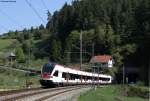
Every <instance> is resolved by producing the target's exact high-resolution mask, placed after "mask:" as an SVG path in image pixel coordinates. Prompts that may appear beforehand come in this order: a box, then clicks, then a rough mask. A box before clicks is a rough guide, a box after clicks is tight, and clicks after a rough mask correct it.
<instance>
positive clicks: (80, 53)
mask: <svg viewBox="0 0 150 101" xmlns="http://www.w3.org/2000/svg"><path fill="white" fill-rule="evenodd" d="M82 69H83V68H82V31H81V33H80V70H82Z"/></svg>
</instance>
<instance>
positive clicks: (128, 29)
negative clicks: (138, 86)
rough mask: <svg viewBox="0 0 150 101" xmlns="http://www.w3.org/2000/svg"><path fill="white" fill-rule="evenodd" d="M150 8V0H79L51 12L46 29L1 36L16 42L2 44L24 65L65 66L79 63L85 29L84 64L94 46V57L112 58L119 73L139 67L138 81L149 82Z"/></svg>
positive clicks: (90, 55) (33, 29) (32, 29)
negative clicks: (46, 63)
mask: <svg viewBox="0 0 150 101" xmlns="http://www.w3.org/2000/svg"><path fill="white" fill-rule="evenodd" d="M149 11H150V1H149V0H138V1H137V0H132V1H131V0H74V1H73V2H72V4H67V3H66V4H65V5H64V6H63V7H62V8H61V9H60V10H59V11H55V12H54V14H50V12H47V18H48V23H47V24H46V27H44V26H43V25H40V26H39V27H37V28H34V27H31V28H30V29H24V30H23V31H17V30H16V31H15V32H11V31H10V32H8V33H6V34H5V35H3V36H2V38H5V39H6V40H9V39H12V40H13V39H15V40H17V41H16V43H15V44H14V45H11V43H12V42H8V43H10V47H11V48H10V47H9V45H8V46H7V44H6V43H7V41H6V43H5V42H4V44H3V41H2V44H3V45H4V46H3V45H2V46H0V47H2V48H3V50H4V51H5V49H6V50H11V49H14V50H15V52H16V53H17V63H18V64H19V65H27V63H28V62H29V60H30V63H31V64H32V63H34V62H37V61H41V64H43V63H44V62H45V61H48V60H50V61H53V62H57V63H61V64H65V65H68V64H79V62H80V61H79V57H80V54H79V52H80V34H81V32H82V37H83V63H88V62H89V59H90V58H91V57H92V44H93V47H94V55H104V54H108V55H111V56H112V57H113V59H114V60H115V66H114V68H115V70H116V71H113V72H114V73H116V72H117V73H118V72H120V70H121V69H122V67H123V65H124V66H125V67H129V68H130V67H135V68H137V69H139V71H142V72H141V73H139V74H138V75H139V76H138V77H139V79H138V80H141V81H143V82H145V83H146V84H147V85H148V73H149V72H148V69H149V59H150V54H149V51H150V45H149V44H150V34H149V33H150V27H149V26H150V19H149V18H150V15H149ZM5 44H6V46H5ZM12 47H13V48H12ZM9 48H10V49H9ZM31 61H32V62H31ZM39 63H40V62H39ZM35 64H36V63H35ZM38 65H40V64H38ZM120 74H121V73H120ZM143 74H144V75H143Z"/></svg>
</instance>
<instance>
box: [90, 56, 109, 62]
mask: <svg viewBox="0 0 150 101" xmlns="http://www.w3.org/2000/svg"><path fill="white" fill-rule="evenodd" d="M111 59H112V57H111V56H110V55H98V56H94V57H92V59H91V60H90V63H96V62H101V63H105V62H108V61H109V60H111Z"/></svg>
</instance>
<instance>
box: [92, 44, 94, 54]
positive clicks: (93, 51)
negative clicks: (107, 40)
mask: <svg viewBox="0 0 150 101" xmlns="http://www.w3.org/2000/svg"><path fill="white" fill-rule="evenodd" d="M93 56H94V42H93V43H92V57H93Z"/></svg>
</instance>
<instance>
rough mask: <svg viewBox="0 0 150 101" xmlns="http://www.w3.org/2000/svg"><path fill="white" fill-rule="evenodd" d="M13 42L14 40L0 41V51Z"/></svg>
mask: <svg viewBox="0 0 150 101" xmlns="http://www.w3.org/2000/svg"><path fill="white" fill-rule="evenodd" d="M13 41H15V40H14V39H0V51H1V50H3V49H7V48H8V47H9V46H10V45H11V44H12V43H13Z"/></svg>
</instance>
